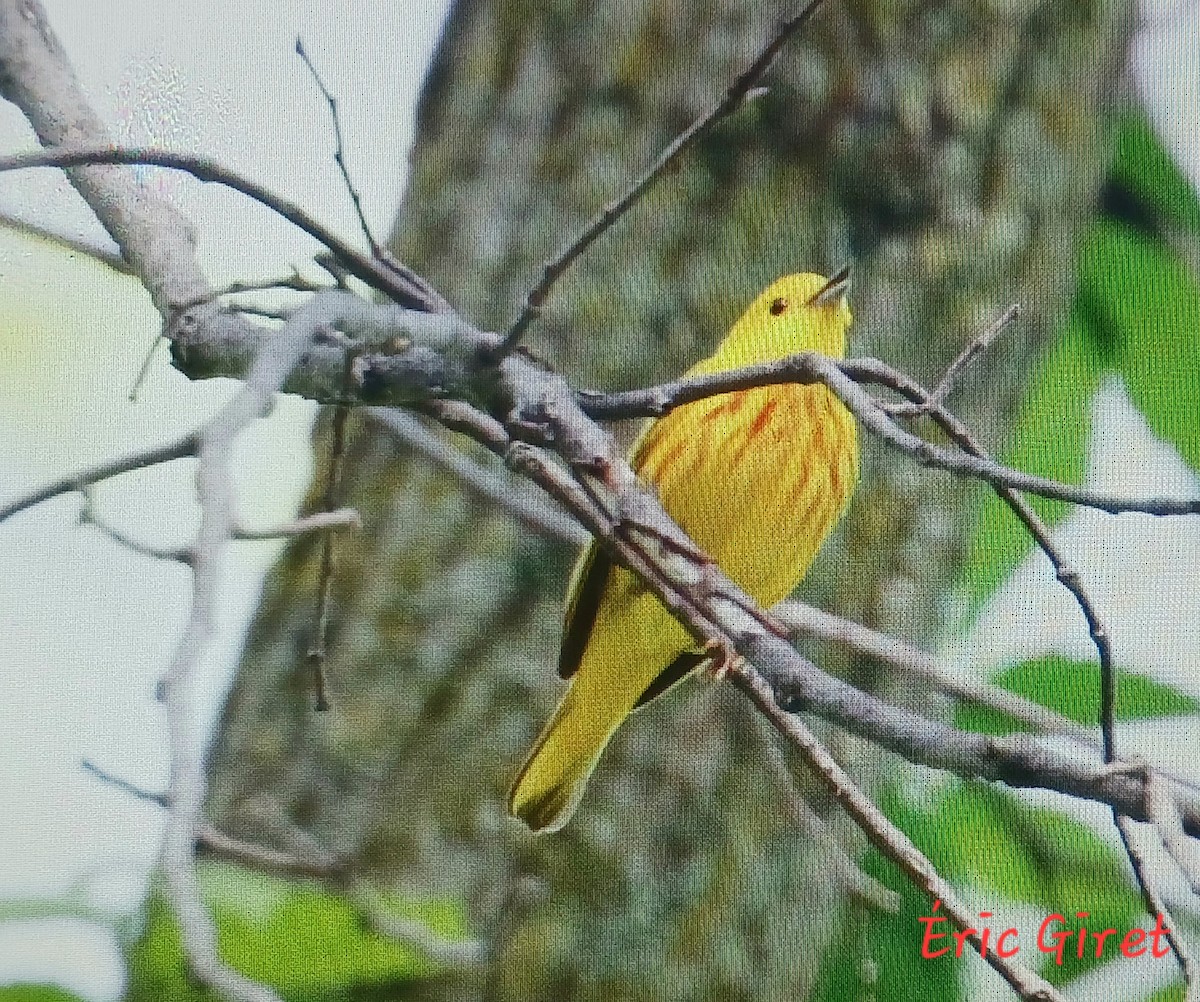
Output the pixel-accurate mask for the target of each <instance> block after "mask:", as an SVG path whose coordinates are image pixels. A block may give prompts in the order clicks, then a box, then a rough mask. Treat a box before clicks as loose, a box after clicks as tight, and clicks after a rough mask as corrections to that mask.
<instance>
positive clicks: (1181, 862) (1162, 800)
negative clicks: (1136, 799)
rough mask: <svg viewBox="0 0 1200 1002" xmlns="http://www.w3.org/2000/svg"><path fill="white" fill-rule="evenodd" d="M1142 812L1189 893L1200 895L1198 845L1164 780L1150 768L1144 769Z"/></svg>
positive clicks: (1199, 854)
mask: <svg viewBox="0 0 1200 1002" xmlns="http://www.w3.org/2000/svg"><path fill="white" fill-rule="evenodd" d="M1146 813H1147V814H1148V815H1149V816H1150V823H1151V824H1152V825H1154V827H1155V829H1156V830H1157V832H1158V836H1159V838H1160V839H1162V844H1163V848H1164V849H1166V850H1167V854H1168V855H1169V856H1170V857H1171V858H1172V859H1173V860H1175V865H1176V866H1178V867H1179V869H1180V872H1181V873H1183V875H1184V878H1185V879H1186V880H1187V882H1188V884H1190V885H1191V888H1192V893H1193V894H1195V895H1197V896H1200V847H1198V846H1197V845H1196V843H1195V841H1193V840H1192V839H1190V838H1188V836H1187V833H1186V832H1185V831H1184V830H1183V822H1182V821H1181V820H1180V818H1179V809H1178V808H1177V807H1176V806H1175V801H1174V800H1173V799H1172V797H1171V794H1170V791H1168V789H1167V785H1166V783H1164V782H1163V781H1162V778H1161V777H1160V776H1159V775H1158V774H1157V773H1156V772H1155V770H1153V769H1147V770H1146Z"/></svg>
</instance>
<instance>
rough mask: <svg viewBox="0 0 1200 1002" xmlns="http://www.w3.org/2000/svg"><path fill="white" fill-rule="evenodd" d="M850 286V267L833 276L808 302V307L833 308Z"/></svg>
mask: <svg viewBox="0 0 1200 1002" xmlns="http://www.w3.org/2000/svg"><path fill="white" fill-rule="evenodd" d="M849 286H850V265H846V267H845V268H843V269H842V270H841V271H839V272H838V273H837V274H836V275H834V276H833V278H831V279H830V280H829V281H828V282H826V283H825V284H824V285H823V286H821V288H819V289H818V290H817V291H816V292H815V293H813V297H812V298H811V299H810V300H809V301H808V305H809V306H834V305H835V304H837V303H838V302H840V301H841V298H842V296H844V295H845V294H846V289H848V288H849Z"/></svg>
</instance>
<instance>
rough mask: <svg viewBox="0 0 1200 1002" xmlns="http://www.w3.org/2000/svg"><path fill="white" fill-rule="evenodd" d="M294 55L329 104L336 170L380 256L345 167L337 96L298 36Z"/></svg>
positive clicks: (369, 241)
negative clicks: (326, 83) (339, 172)
mask: <svg viewBox="0 0 1200 1002" xmlns="http://www.w3.org/2000/svg"><path fill="white" fill-rule="evenodd" d="M296 55H298V56H299V57H300V58H301V59H302V60H303V61H304V65H305V66H307V67H308V72H309V73H310V74H312V78H313V80H314V81H315V82H316V85H317V87H318V88H319V89H320V91H321V95H322V96H323V97H324V98H325V103H326V104H328V105H329V117H330V118H331V119H332V120H333V138H334V144H335V145H334V150H333V159H334V161H336V163H337V165H338V170H340V171H341V172H342V181H343V182H345V185H346V191H348V192H349V193H350V201H352V202H353V203H354V214H355V215H356V216H357V217H358V225H359V226H360V227H361V228H362V232H363V236H364V237H365V238H366V241H367V246H368V247H370V248H371V256H372V257H380V256H381V254H382V253H383V246H382V245H381V244H380V243H379V241H378V240H376V239H375V234H374V233H372V232H371V227H370V225H368V223H367V217H366V216H365V215H363V207H362V196H360V195H359V193H358V189H357V188H355V187H354V182H353V181H352V180H351V179H350V171H349V169H348V168H347V167H346V146H345V143H344V141H343V139H342V120H341V117H340V116H339V115H338V106H337V98H335V97H334V96H333V92H332V91H330V89H329V88H328V87H326V86H325V81H324V80H322V79H321V74H320V73H318V72H317V67H316V66H315V65H314V64H313V61H312V59H310V58H309V55H308V52H307V51H306V50H305V48H304V43H303V42H302V41H301V40H300V39H299V38H297V39H296Z"/></svg>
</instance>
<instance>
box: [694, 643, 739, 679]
mask: <svg viewBox="0 0 1200 1002" xmlns="http://www.w3.org/2000/svg"><path fill="white" fill-rule="evenodd" d="M704 657H705V670H706V671H707V672H708V674H709V675H711V676H712V677H713V678H714V679H723V678H724V677H725V676H726V675H728V674H729V672H730V671H731V670H732V669H734V668H741V667H742V666H743V665H744V664H745V663H746V659H745V658H744V657H742V656H741V655H740V654H739V653H738V652H737V651H735V650H734V649H733V648H732V647H731V646H730V645H729V641H727V640H725V639H723V638H722V639H718V638H716V637H714V638H713V639H712V640H709V641H708V643H706V644H705V645H704Z"/></svg>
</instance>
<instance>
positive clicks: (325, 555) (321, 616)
mask: <svg viewBox="0 0 1200 1002" xmlns="http://www.w3.org/2000/svg"><path fill="white" fill-rule="evenodd" d="M296 48H297V50H300V44H299V42H297V43H296ZM352 357H353V356H349V357H348V358H347V360H346V379H347V381H349V379H350V364H351V358H352ZM349 416H350V408H349V407H347V406H346V405H345V404H338V405H336V406H335V407H334V409H333V434H332V435H331V436H330V442H329V471H328V472H327V473H326V474H325V490H324V493H323V496H322V498H321V507H322V508H323V509H324V510H325V511H327V512H328V511H332V510H333V504H334V492H335V491H336V490H337V488H338V483H339V482H340V480H341V475H342V461H343V460H344V459H345V456H346V421H347V419H348V418H349ZM332 598H333V536H332V535H331V534H326V536H325V538H324V539H322V540H321V568H320V571H319V572H318V574H317V600H316V605H315V608H314V609H313V626H312V643H311V644H309V646H308V655H307V660H308V664H309V667H310V668H311V669H312V675H313V688H314V691H315V694H316V696H315V699H314V709H316V710H317V711H318V712H320V713H324V712H325V711H326V710H328V709H329V707H330V700H329V680H328V679H327V678H326V675H325V661H326V658H327V657H328V647H327V645H326V641H327V640H328V637H329V603H330V601H331V599H332Z"/></svg>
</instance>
